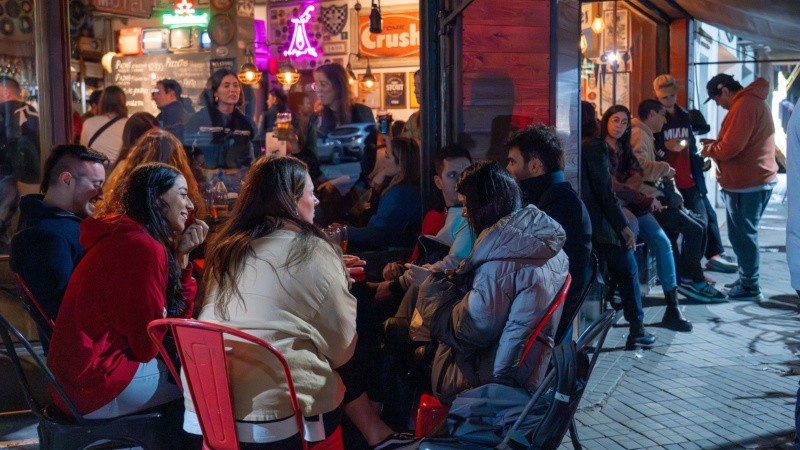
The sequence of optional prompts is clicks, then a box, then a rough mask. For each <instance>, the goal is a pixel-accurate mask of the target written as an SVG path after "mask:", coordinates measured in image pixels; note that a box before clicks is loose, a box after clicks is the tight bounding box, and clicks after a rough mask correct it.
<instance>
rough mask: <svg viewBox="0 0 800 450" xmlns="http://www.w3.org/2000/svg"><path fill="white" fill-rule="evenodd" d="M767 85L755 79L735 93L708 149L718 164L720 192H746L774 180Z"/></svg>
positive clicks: (761, 80)
mask: <svg viewBox="0 0 800 450" xmlns="http://www.w3.org/2000/svg"><path fill="white" fill-rule="evenodd" d="M768 95H769V82H768V81H767V80H765V79H763V78H757V79H756V80H755V81H753V82H752V83H750V85H749V86H747V87H746V88H744V89H742V90H741V91H739V92H737V93H736V95H734V96H733V100H732V101H731V109H730V111H728V114H727V115H726V116H725V119H723V120H722V126H721V127H720V130H719V137H717V140H716V142H714V143H713V144H711V145H710V146H709V148H708V156H710V157H711V158H714V160H716V162H717V181H719V184H720V186H722V188H723V189H728V190H736V189H747V188H751V187H756V186H760V185H764V184H767V183H769V182H770V181H772V180H774V179H775V173H776V172H777V171H778V164H777V163H776V162H775V125H774V124H773V123H772V112H771V111H770V109H769V106H768V105H767V102H766V99H767V96H768Z"/></svg>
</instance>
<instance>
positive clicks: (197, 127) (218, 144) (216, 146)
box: [183, 108, 255, 169]
mask: <svg viewBox="0 0 800 450" xmlns="http://www.w3.org/2000/svg"><path fill="white" fill-rule="evenodd" d="M212 113H214V114H213V115H214V116H215V117H217V119H212ZM229 117H230V118H229V120H228V122H227V123H223V122H224V117H223V116H222V114H220V113H219V112H218V111H213V112H212V111H210V110H209V109H208V108H203V109H201V110H200V111H197V112H196V113H195V114H194V115H193V116H192V117H191V118H190V119H189V122H188V123H187V124H186V128H185V131H184V134H183V146H184V147H186V149H187V151H190V152H191V149H192V147H196V148H199V149H200V150H202V151H203V156H204V157H205V160H206V167H207V168H209V169H216V168H220V167H221V168H223V169H240V168H243V167H249V166H250V164H252V163H253V159H254V158H255V155H254V153H253V139H254V138H255V126H254V125H253V122H252V121H251V120H250V119H248V118H247V117H246V116H245V115H244V114H242V113H241V112H239V110H238V109H236V108H234V110H233V113H232V114H231V115H230V116H229Z"/></svg>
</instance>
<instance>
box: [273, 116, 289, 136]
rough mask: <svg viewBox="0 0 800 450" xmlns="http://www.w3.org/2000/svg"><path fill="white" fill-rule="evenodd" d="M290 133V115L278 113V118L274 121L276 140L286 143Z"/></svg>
mask: <svg viewBox="0 0 800 450" xmlns="http://www.w3.org/2000/svg"><path fill="white" fill-rule="evenodd" d="M291 131H292V113H289V112H285V113H278V118H277V120H276V121H275V134H276V135H277V136H278V140H280V141H287V140H289V135H290V134H291Z"/></svg>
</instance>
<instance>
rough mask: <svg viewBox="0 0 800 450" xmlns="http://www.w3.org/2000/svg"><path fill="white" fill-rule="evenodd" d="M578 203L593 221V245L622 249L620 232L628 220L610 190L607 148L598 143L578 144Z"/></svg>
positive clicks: (586, 142) (589, 141)
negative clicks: (581, 201) (579, 154)
mask: <svg viewBox="0 0 800 450" xmlns="http://www.w3.org/2000/svg"><path fill="white" fill-rule="evenodd" d="M581 199H582V200H583V203H584V205H586V210H587V211H588V212H589V218H590V219H591V221H592V230H593V232H594V233H593V237H594V239H595V242H597V243H600V244H612V245H622V244H623V243H622V241H621V239H620V232H621V231H622V230H623V229H624V228H625V227H627V226H628V220H627V218H626V217H625V214H624V213H623V212H622V206H621V205H620V203H619V200H617V196H616V195H614V191H613V190H612V188H611V174H610V172H609V162H608V147H607V146H606V144H605V142H603V141H601V140H600V139H593V140H585V141H584V142H583V143H582V144H581Z"/></svg>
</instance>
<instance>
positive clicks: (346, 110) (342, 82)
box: [314, 63, 353, 128]
mask: <svg viewBox="0 0 800 450" xmlns="http://www.w3.org/2000/svg"><path fill="white" fill-rule="evenodd" d="M314 71H315V72H319V73H321V74H323V75H325V78H327V79H328V81H330V82H331V87H332V88H333V89H334V90H335V91H336V102H337V103H338V105H337V107H338V110H334V109H333V108H331V107H329V106H325V107H324V108H323V115H331V117H332V118H333V119H334V124H335V125H334V126H333V128H336V127H337V126H339V125H344V124H348V123H350V122H352V120H353V99H352V98H351V94H350V82H349V81H348V77H347V72H346V71H345V70H344V67H342V66H341V64H335V63H331V64H323V65H321V66H319V67H317V68H316V69H315V70H314Z"/></svg>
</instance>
